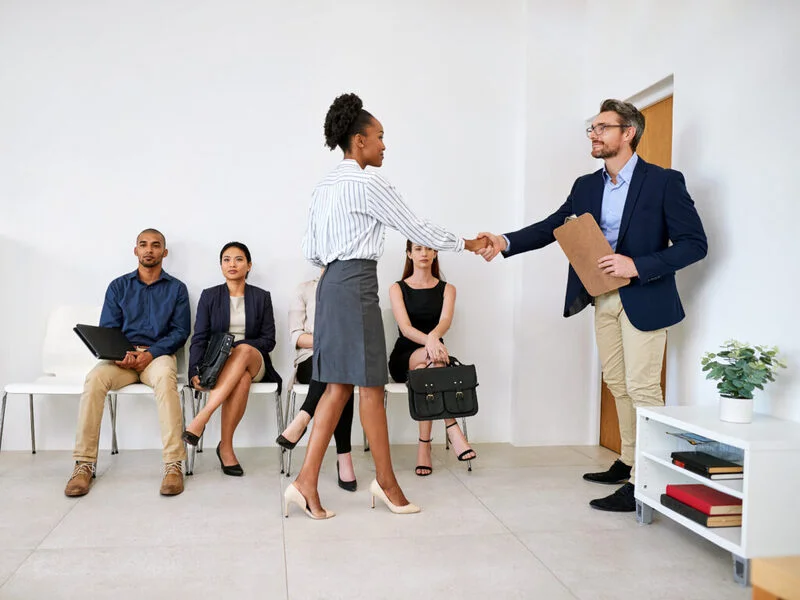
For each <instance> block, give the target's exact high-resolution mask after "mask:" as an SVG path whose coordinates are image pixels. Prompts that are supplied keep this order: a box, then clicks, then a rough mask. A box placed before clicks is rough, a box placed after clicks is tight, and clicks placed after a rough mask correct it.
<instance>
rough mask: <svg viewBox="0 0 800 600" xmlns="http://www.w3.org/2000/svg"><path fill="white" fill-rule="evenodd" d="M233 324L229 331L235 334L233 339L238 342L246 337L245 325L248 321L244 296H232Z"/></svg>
mask: <svg viewBox="0 0 800 600" xmlns="http://www.w3.org/2000/svg"><path fill="white" fill-rule="evenodd" d="M230 298H231V324H230V326H229V327H228V333H232V334H233V341H234V342H238V341H240V340H243V339H244V331H245V325H246V323H247V321H246V318H245V314H244V296H231V297H230Z"/></svg>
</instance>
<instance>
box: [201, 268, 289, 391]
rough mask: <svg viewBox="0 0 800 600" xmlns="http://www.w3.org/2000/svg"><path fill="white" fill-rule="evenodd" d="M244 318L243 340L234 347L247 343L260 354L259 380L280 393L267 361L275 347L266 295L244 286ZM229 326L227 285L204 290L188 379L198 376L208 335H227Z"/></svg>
mask: <svg viewBox="0 0 800 600" xmlns="http://www.w3.org/2000/svg"><path fill="white" fill-rule="evenodd" d="M244 315H245V330H244V339H243V340H241V341H238V342H236V343H234V346H238V345H239V344H249V345H250V346H253V348H255V349H256V350H258V351H259V352H260V353H261V356H262V357H263V358H264V365H265V367H266V371H265V373H264V378H263V379H262V380H261V381H262V382H274V383H277V384H278V393H279V394H280V391H281V378H280V375H278V373H277V372H276V371H275V369H274V368H273V366H272V361H271V360H270V358H269V353H270V352H271V351H272V350H273V348H275V317H274V315H273V313H272V298H271V297H270V294H269V292H268V291H266V290H262V289H261V288H259V287H256V286H254V285H249V284H248V285H245V286H244ZM230 325H231V301H230V292H229V291H228V285H227V284H226V283H223V284H221V285H217V286H214V287H210V288H208V289H205V290H203V293H202V294H200V301H199V302H198V303H197V316H196V317H195V322H194V335H192V344H191V346H190V348H189V380H191V378H192V377H194V376H195V375H197V366H198V365H199V364H200V361H201V360H202V359H203V354H204V353H205V351H206V345H207V344H208V340H209V338H210V337H211V334H212V333H217V332H226V331H228V330H229V329H230Z"/></svg>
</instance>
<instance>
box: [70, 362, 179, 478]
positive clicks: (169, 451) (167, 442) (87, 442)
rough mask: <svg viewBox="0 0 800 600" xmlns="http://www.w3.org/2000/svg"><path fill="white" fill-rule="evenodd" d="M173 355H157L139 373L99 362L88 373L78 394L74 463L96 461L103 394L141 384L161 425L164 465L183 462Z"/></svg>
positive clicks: (175, 365) (109, 363)
mask: <svg viewBox="0 0 800 600" xmlns="http://www.w3.org/2000/svg"><path fill="white" fill-rule="evenodd" d="M177 371H178V368H177V361H176V360H175V356H174V355H172V356H167V355H164V356H159V357H158V358H155V359H153V361H152V362H151V363H150V364H149V365H147V368H146V369H145V370H144V371H142V372H141V373H137V372H136V371H134V370H133V369H122V368H120V367H118V366H117V365H115V364H114V363H113V362H111V361H107V360H104V361H100V362H99V363H97V365H96V366H95V368H94V369H92V370H91V371H89V374H88V375H87V376H86V382H85V383H84V386H83V394H82V395H81V406H80V410H79V412H78V432H77V434H76V436H75V437H76V439H75V452H74V453H73V456H74V458H75V460H77V461H86V462H96V461H97V446H98V444H99V441H100V421H101V420H102V418H103V407H104V406H105V399H106V394H108V391H109V390H111V389H119V388H121V387H123V386H126V385H130V384H131V383H137V382H139V381H141V382H142V383H144V384H147V385H149V386H150V387H152V388H153V390H154V393H155V398H156V404H157V405H158V420H159V423H160V424H161V443H162V445H163V447H164V450H163V460H164V462H165V463H168V462H174V461H178V460H184V459H185V458H186V451H185V449H184V446H183V441H182V440H181V434H182V433H183V418H182V416H181V402H180V397H179V395H178V386H177Z"/></svg>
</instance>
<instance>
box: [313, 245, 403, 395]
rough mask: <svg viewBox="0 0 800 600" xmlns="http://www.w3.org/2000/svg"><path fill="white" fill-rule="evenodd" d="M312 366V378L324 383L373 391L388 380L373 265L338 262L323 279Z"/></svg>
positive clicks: (384, 343)
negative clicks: (371, 389) (361, 387)
mask: <svg viewBox="0 0 800 600" xmlns="http://www.w3.org/2000/svg"><path fill="white" fill-rule="evenodd" d="M313 364H314V375H313V377H314V379H316V380H317V381H322V382H325V383H347V384H352V385H358V386H364V387H376V386H383V385H386V383H387V381H389V369H388V366H387V362H386V340H385V337H384V333H383V319H382V318H381V308H380V305H379V304H378V275H377V263H376V262H375V261H374V260H361V259H354V260H336V261H333V262H332V263H331V264H329V265H328V266H327V268H326V269H325V272H324V273H323V274H322V277H321V278H320V280H319V284H318V285H317V310H316V313H315V314H314V355H313Z"/></svg>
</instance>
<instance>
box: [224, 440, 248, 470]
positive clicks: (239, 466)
mask: <svg viewBox="0 0 800 600" xmlns="http://www.w3.org/2000/svg"><path fill="white" fill-rule="evenodd" d="M221 445H222V442H220V443H219V444H217V458H218V459H219V466H220V467H222V472H223V473H225V475H231V476H232V477H241V476H242V475H244V469H243V468H242V465H240V464H239V463H236V464H235V465H229V466H228V465H224V464H222V456H220V454H219V447H220V446H221Z"/></svg>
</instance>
